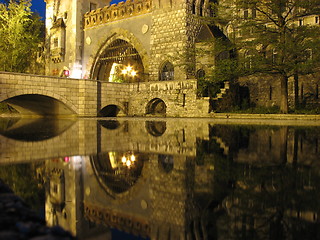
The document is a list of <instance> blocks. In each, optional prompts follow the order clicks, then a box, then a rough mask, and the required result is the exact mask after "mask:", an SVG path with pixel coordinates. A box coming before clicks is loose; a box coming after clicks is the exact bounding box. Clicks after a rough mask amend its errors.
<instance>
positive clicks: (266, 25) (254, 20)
mask: <svg viewBox="0 0 320 240" xmlns="http://www.w3.org/2000/svg"><path fill="white" fill-rule="evenodd" d="M231 2H232V1H228V0H226V1H220V4H217V3H215V4H213V9H214V10H215V13H216V14H215V16H214V17H212V18H210V19H209V22H210V23H211V24H215V25H216V26H219V27H220V29H227V31H225V32H227V33H226V35H228V40H230V41H231V42H232V44H227V46H228V48H229V51H230V50H231V49H232V48H233V49H234V50H235V52H237V55H233V56H232V57H230V58H229V59H222V60H220V62H219V61H218V63H217V66H219V67H216V68H215V69H214V71H215V75H216V76H220V75H221V73H223V74H224V76H223V77H224V78H229V79H235V78H237V77H242V76H249V75H253V74H256V73H264V74H271V75H273V76H275V78H274V79H275V80H277V81H280V82H281V105H280V108H281V111H282V112H284V113H287V112H288V86H287V84H288V78H290V77H292V76H296V77H297V76H300V75H306V74H310V73H313V72H315V71H318V68H319V65H320V61H319V60H320V54H319V50H320V49H319V47H320V39H319V37H318V36H319V34H320V28H319V27H318V26H312V25H306V24H305V25H303V24H301V23H300V22H299V18H300V17H303V16H306V15H310V14H318V13H319V12H320V9H319V6H320V0H310V1H292V0H265V1H260V0H234V1H233V4H231ZM217 40H218V41H220V44H216V45H217V46H219V45H223V44H225V43H226V41H225V39H224V38H222V37H220V38H218V39H217ZM226 50H228V49H222V51H226ZM219 52H221V49H220V48H219V47H217V53H216V55H217V54H219Z"/></svg>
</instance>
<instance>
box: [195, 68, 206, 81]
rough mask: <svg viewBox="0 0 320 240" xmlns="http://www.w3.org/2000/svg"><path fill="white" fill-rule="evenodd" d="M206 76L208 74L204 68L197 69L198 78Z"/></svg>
mask: <svg viewBox="0 0 320 240" xmlns="http://www.w3.org/2000/svg"><path fill="white" fill-rule="evenodd" d="M205 76H206V72H205V71H204V70H203V69H199V70H198V71H197V74H196V77H197V80H200V79H204V78H205Z"/></svg>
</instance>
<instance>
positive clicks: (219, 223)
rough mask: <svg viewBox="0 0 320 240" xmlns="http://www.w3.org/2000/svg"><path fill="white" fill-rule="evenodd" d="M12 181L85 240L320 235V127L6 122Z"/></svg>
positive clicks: (3, 140) (3, 157)
mask: <svg viewBox="0 0 320 240" xmlns="http://www.w3.org/2000/svg"><path fill="white" fill-rule="evenodd" d="M0 134H1V135H0V144H1V145H0V146H1V147H0V148H1V151H0V166H1V167H0V178H1V179H3V180H4V181H5V182H6V183H8V184H9V185H10V186H11V188H12V189H13V190H14V191H15V192H16V193H17V194H18V195H19V196H21V197H22V198H23V199H25V200H26V201H27V202H28V203H29V205H30V206H32V208H33V209H34V210H36V211H38V212H39V214H41V215H42V216H43V217H44V218H45V219H46V221H47V223H48V225H51V226H52V225H57V224H58V225H60V226H62V227H64V228H65V229H67V230H69V231H70V232H71V233H72V234H74V235H75V236H77V237H78V239H112V240H114V239H152V240H156V239H166V240H167V239H172V240H178V239H188V240H189V239H190V240H192V239H195V240H200V239H201V240H202V239H203V240H212V239H319V238H320V155H319V151H320V149H319V147H320V141H319V140H320V124H319V123H315V122H306V123H301V122H277V121H269V122H258V121H251V122H246V123H244V122H238V121H236V120H234V121H231V120H229V121H223V120H211V121H208V120H204V119H200V120H199V119H198V120H192V119H126V118H120V119H108V120H106V119H80V120H69V119H60V120H52V119H0Z"/></svg>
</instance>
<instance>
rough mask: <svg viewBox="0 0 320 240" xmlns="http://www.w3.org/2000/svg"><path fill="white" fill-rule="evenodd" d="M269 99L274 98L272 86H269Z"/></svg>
mask: <svg viewBox="0 0 320 240" xmlns="http://www.w3.org/2000/svg"><path fill="white" fill-rule="evenodd" d="M269 100H272V86H270V87H269Z"/></svg>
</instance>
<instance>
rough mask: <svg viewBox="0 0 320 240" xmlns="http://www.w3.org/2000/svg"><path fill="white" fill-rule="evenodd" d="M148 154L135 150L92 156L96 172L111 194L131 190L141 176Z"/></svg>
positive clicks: (103, 185) (105, 188)
mask: <svg viewBox="0 0 320 240" xmlns="http://www.w3.org/2000/svg"><path fill="white" fill-rule="evenodd" d="M146 160H147V156H146V155H144V154H141V153H134V152H131V151H129V152H107V153H100V154H99V155H97V156H95V157H92V158H91V164H92V167H93V169H94V173H95V175H96V177H97V179H98V181H99V182H100V184H101V186H102V187H103V188H104V190H106V191H107V192H108V193H109V194H110V195H112V196H115V194H121V193H124V192H126V191H129V190H130V188H131V187H133V186H134V185H135V184H136V182H137V181H138V179H139V178H140V177H141V173H142V169H143V166H144V162H145V161H146Z"/></svg>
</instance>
